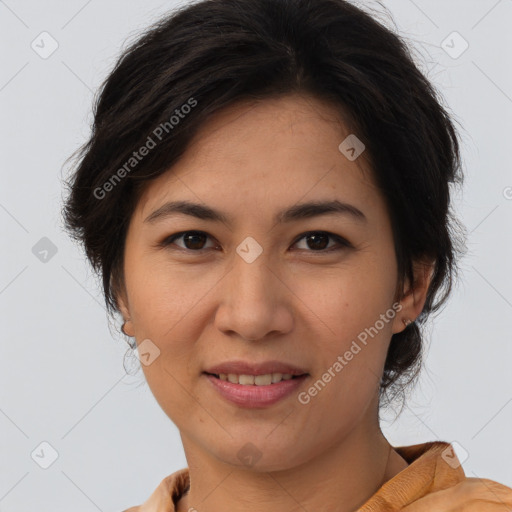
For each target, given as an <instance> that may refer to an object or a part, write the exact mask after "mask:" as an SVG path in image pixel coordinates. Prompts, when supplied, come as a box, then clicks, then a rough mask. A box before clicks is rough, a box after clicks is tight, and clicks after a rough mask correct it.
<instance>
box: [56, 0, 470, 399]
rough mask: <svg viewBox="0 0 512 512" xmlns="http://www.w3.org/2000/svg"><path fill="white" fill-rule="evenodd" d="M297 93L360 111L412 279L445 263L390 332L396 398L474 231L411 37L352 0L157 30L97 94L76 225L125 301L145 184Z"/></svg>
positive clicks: (215, 7) (209, 3) (212, 8)
mask: <svg viewBox="0 0 512 512" xmlns="http://www.w3.org/2000/svg"><path fill="white" fill-rule="evenodd" d="M290 93H300V94H303V95H309V96H311V97H316V98H319V99H322V100H326V101H328V102H330V104H332V106H333V109H334V110H336V111H339V112H340V114H341V115H345V114H348V116H349V117H350V119H351V120H353V122H354V124H355V127H356V130H357V131H356V133H357V134H358V138H360V139H361V140H363V141H364V144H365V145H366V153H367V154H368V155H369V158H371V161H372V172H373V175H374V178H375V181H376V183H377V186H378V187H379V189H380V191H381V192H382V195H383V197H384V198H385V200H386V203H387V205H388V209H389V214H390V218H391V221H392V226H393V236H394V244H395V250H396V258H397V264H398V271H399V276H400V283H399V286H402V285H403V283H405V278H406V277H407V278H409V279H410V281H411V282H413V277H414V276H413V267H412V263H413V261H418V260H420V259H424V258H429V259H432V260H435V271H434V274H433V277H432V282H431V284H430V288H429V290H428V295H427V300H426V303H425V306H424V308H423V311H422V313H421V314H420V316H419V317H418V318H417V319H416V321H415V322H414V323H412V324H410V325H409V326H408V327H407V328H406V329H405V330H404V331H402V332H400V333H397V334H395V335H393V337H392V340H391V344H390V348H389V353H388V356H387V360H386V363H385V370H384V375H383V376H382V381H381V387H380V391H381V399H382V398H383V397H386V398H389V397H390V396H393V397H396V395H397V394H398V392H401V393H403V391H404V390H405V388H406V387H407V386H408V385H409V384H411V383H412V382H413V381H414V380H415V379H416V377H417V375H418V373H419V370H420V368H421V359H422V358H421V356H422V330H420V326H421V327H423V326H422V324H424V322H425V320H426V319H427V317H428V316H429V315H430V314H431V313H432V312H434V311H436V310H438V309H439V308H440V306H441V305H442V304H443V303H444V302H445V300H446V299H447V297H448V295H449V293H450V290H451V288H452V281H453V279H454V275H455V274H456V271H457V267H456V260H457V258H456V253H457V250H460V251H461V249H460V247H462V244H463V242H462V241H461V240H458V239H457V237H456V235H457V230H454V229H453V228H454V227H455V226H458V222H457V220H456V219H455V218H454V217H453V214H452V212H451V208H450V186H449V185H450V184H451V183H455V182H459V183H462V172H461V168H460V167H461V166H460V156H459V143H458V136H457V133H456V130H455V128H454V124H453V121H452V120H451V119H450V116H449V115H448V113H447V110H446V108H445V107H444V106H443V105H442V100H441V98H440V96H439V95H438V93H437V92H436V90H435V89H434V88H433V86H432V85H431V84H430V82H429V81H428V80H427V78H426V77H425V76H424V75H423V74H422V73H421V72H420V70H419V69H418V67H417V66H416V65H415V63H414V59H413V58H412V56H411V53H410V51H409V49H408V47H407V46H406V44H405V43H404V41H403V40H402V38H400V37H399V36H398V35H396V34H395V33H394V32H393V31H391V30H389V29H388V28H386V27H385V26H384V25H383V24H381V23H380V22H378V21H377V19H376V18H375V17H373V16H370V15H369V14H367V13H366V12H364V11H363V10H361V9H359V8H357V7H355V6H354V5H352V4H350V3H349V2H347V1H345V0H202V1H198V2H193V3H190V4H189V5H187V6H183V7H181V8H180V9H178V10H175V11H173V12H171V13H170V14H169V15H168V16H166V17H165V18H163V19H161V20H160V21H159V22H158V23H156V24H155V25H154V26H152V27H150V28H149V29H148V30H147V31H146V32H145V33H144V34H143V35H141V36H140V37H138V39H137V40H136V41H135V42H134V43H133V44H131V46H130V47H129V48H128V49H126V50H125V51H124V52H123V54H122V55H121V57H120V58H119V60H118V62H117V63H116V65H115V67H114V69H113V70H112V72H111V73H110V74H109V76H108V77H107V78H106V80H105V82H104V83H103V84H102V86H101V89H100V90H99V92H98V95H97V98H96V101H95V105H94V123H93V126H92V133H91V136H90V139H89V140H88V141H87V142H86V143H85V144H84V146H83V147H82V148H80V150H79V151H78V152H77V154H76V155H75V156H76V166H75V169H74V170H73V172H72V174H71V175H70V177H69V179H68V180H67V181H66V183H65V184H66V186H67V188H68V190H69V197H68V198H67V199H66V202H65V205H64V208H63V217H64V222H65V228H66V229H67V231H68V232H69V234H70V235H71V236H72V237H73V238H74V239H76V240H77V241H79V242H80V243H81V244H82V245H83V247H84V249H85V252H86V255H87V257H88V259H89V260H90V262H91V264H92V266H93V268H94V270H95V271H96V272H98V274H100V275H101V276H102V279H103V290H104V295H105V301H106V304H107V310H108V311H109V312H110V313H115V312H116V311H119V310H118V303H117V300H116V296H117V295H118V294H119V293H120V291H121V290H123V285H124V277H123V253H124V242H125V237H126V232H127V227H128V224H129V221H130V218H131V215H132V213H133V211H134V208H135V206H136V204H137V201H138V198H139V197H140V192H141V191H142V190H143V187H144V185H145V184H147V183H148V182H149V181H150V180H152V179H155V178H156V177H158V176H160V175H161V174H162V173H164V172H166V171H168V170H169V169H170V168H171V166H172V165H173V164H174V163H175V162H176V161H177V160H178V159H179V157H180V155H182V154H183V152H184V151H185V150H186V148H187V146H188V144H189V143H190V141H191V140H192V137H193V136H194V134H195V133H196V132H197V130H198V128H199V127H200V126H201V125H202V124H203V123H204V122H205V120H207V119H208V118H209V117H210V116H212V115H214V114H215V113H216V112H218V111H219V110H221V109H222V108H223V107H226V106H227V105H230V104H233V103H235V102H238V101H243V100H264V99H265V98H271V97H278V96H282V95H286V94H290ZM157 134H158V136H157ZM150 139H151V141H152V142H153V145H151V142H150ZM142 147H147V148H148V149H149V151H147V152H146V151H144V153H145V155H144V156H143V157H142V156H141V155H140V154H139V148H142ZM134 151H136V152H137V155H138V156H140V158H136V157H135V156H134ZM131 159H133V160H131ZM458 228H459V230H460V226H458ZM459 232H460V231H459ZM458 247H459V249H458ZM392 391H393V393H391V392H392ZM381 403H382V401H381Z"/></svg>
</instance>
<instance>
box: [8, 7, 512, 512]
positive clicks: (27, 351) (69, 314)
mask: <svg viewBox="0 0 512 512" xmlns="http://www.w3.org/2000/svg"><path fill="white" fill-rule="evenodd" d="M360 4H365V5H370V6H375V5H376V4H374V3H373V2H360ZM383 4H384V5H385V6H386V7H387V8H388V9H389V11H390V12H391V14H392V15H393V18H394V21H395V23H396V26H397V29H398V30H399V31H400V34H401V35H402V36H404V37H405V38H406V39H407V40H408V41H409V43H410V44H411V45H413V47H414V48H415V51H416V53H417V59H418V65H419V66H420V67H421V68H422V69H423V71H424V72H425V73H426V74H427V75H428V77H429V78H430V79H431V80H432V81H433V82H434V84H435V85H436V87H437V88H438V89H439V90H440V92H441V93H442V94H443V96H444V98H445V99H446V102H447V104H448V106H449V108H450V111H451V112H452V113H453V115H454V117H455V118H456V120H457V121H458V122H459V123H461V125H462V126H463V130H462V131H461V135H462V144H463V147H462V149H463V157H464V165H465V174H466V182H465V186H464V189H463V194H457V195H456V197H455V207H456V212H457V214H458V215H459V218H460V219H461V220H462V222H463V223H464V224H465V226H466V229H467V231H468V235H469V236H468V242H467V244H468V254H467V255H466V257H465V258H464V260H463V261H462V263H461V267H462V274H461V280H460V281H459V284H458V285H457V287H456V288H455V289H454V293H453V296H452V298H451V300H450V301H449V303H448V305H447V307H446V308H445V309H444V310H443V311H442V313H441V314H440V315H438V316H437V317H436V318H435V319H434V322H433V323H432V324H431V328H430V333H429V340H428V346H427V353H428V355H427V358H426V362H425V364H426V368H425V370H424V372H423V374H422V377H421V379H420V382H419V384H418V386H417V387H416V389H415V392H414V393H413V395H412V396H411V398H410V400H409V401H408V402H407V406H406V407H405V409H404V411H403V413H402V415H401V416H400V417H399V418H398V419H397V420H396V421H394V418H395V414H394V413H393V411H389V413H386V414H385V418H384V421H383V424H382V427H383V430H384V432H385V434H386V435H387V436H388V439H389V440H390V442H391V443H392V444H394V445H395V446H401V445H408V444H417V443H423V442H427V441H433V440H445V441H449V442H453V443H456V444H455V447H456V451H457V453H458V455H459V456H460V458H461V460H464V462H463V468H464V470H465V472H466V474H467V475H468V476H472V477H485V478H490V479H493V480H497V481H499V482H501V483H504V484H506V485H509V486H511V485H512V439H511V432H512V428H511V427H512V377H511V375H512V374H511V371H510V366H511V361H512V336H511V329H510V324H511V319H512V275H511V271H510V269H511V267H510V262H511V261H512V235H511V230H512V228H511V226H512V173H511V166H510V148H511V146H512V142H511V134H512V130H511V128H512V115H511V114H512V72H511V66H510V60H509V59H510V52H511V50H512V31H511V30H510V26H511V22H512V1H510V0H501V1H496V0H471V1H470V0H450V1H447V0H414V1H412V0H390V1H384V2H383ZM175 5H176V3H175V2H173V1H163V0H144V1H138V2H135V1H126V0H103V1H99V0H89V1H85V0H72V1H69V0H67V1H64V0H47V1H45V2H41V1H36V0H25V1H21V0H5V1H0V38H1V39H0V43H1V48H2V60H1V66H0V107H1V117H0V126H1V128H0V129H1V132H0V141H1V145H0V148H1V153H0V155H1V158H0V168H1V173H2V174H1V188H0V230H1V236H2V251H1V258H2V259H1V264H0V308H1V314H2V316H1V353H0V356H1V357H0V511H1V512H20V511H26V510H32V509H36V508H37V510H39V511H40V512H64V511H66V512H67V511H69V510H73V511H75V512H94V511H96V510H100V511H104V512H108V511H111V512H120V511H121V510H124V509H125V508H128V507H129V506H133V505H138V504H140V503H142V502H143V501H145V500H146V499H147V498H148V497H149V495H150V494H151V493H152V492H153V490H154V489H155V488H156V486H157V485H158V484H159V482H160V481H161V480H162V479H163V478H164V477H165V476H167V475H169V474H171V473H172V472H174V471H176V470H178V469H180V468H183V467H186V460H185V457H184V454H183V451H182V447H181V442H180V438H179V433H178V431H177V429H176V427H175V426H174V425H173V424H172V422H171V421H170V420H169V419H168V418H167V416H166V415H165V414H164V413H163V412H162V410H161V409H160V407H159V406H158V404H157V403H156V401H155V399H154V398H153V396H152V394H151V392H150V391H149V389H148V387H147V385H146V383H145V381H144V379H143V376H142V371H141V370H140V371H139V373H137V374H135V375H126V373H125V369H124V367H123V356H124V354H125V352H126V349H127V344H126V342H125V340H124V339H123V337H122V336H120V335H119V333H118V328H119V325H115V324H114V325H110V327H109V322H108V319H107V316H106V313H105V308H104V304H103V299H102V295H101V289H100V286H99V281H98V280H97V279H96V278H95V277H94V275H93V274H92V272H91V271H90V268H89V267H88V265H87V264H86V262H85V259H84V256H83V254H82V253H81V252H80V250H79V249H78V248H77V247H76V246H75V245H73V243H72V242H71V240H70V239H68V237H67V235H66V234H65V233H64V232H63V231H62V226H61V220H60V208H61V206H62V196H63V190H62V178H63V176H65V175H66V167H65V166H64V163H65V160H66V158H67V157H69V156H70V155H71V153H72V152H73V151H75V150H76V149H77V148H78V147H79V146H80V145H81V144H82V143H83V142H85V140H86V138H87V136H88V134H89V126H90V122H91V120H92V114H91V105H92V99H93V93H94V92H95V91H96V89H97V87H98V86H99V84H100V83H101V81H102V80H103V79H104V78H105V77H106V75H107V73H108V72H109V70H110V69H111V67H112V66H113V64H114V62H115V59H116V57H117V56H118V55H119V52H120V51H121V49H122V47H123V45H124V44H125V43H126V42H127V41H128V40H132V39H133V37H136V35H137V34H138V33H140V31H141V30H142V29H143V28H145V27H146V26H147V25H148V24H149V23H151V22H153V21H155V20H156V19H158V18H159V16H160V15H162V14H163V13H166V12H167V11H169V10H171V9H172V8H173V6H175ZM383 20H384V21H385V22H386V23H390V21H389V18H386V17H383ZM390 26H391V25H390ZM43 32H46V33H47V34H43V35H41V34H42V33H43ZM454 32H456V34H454ZM42 39H43V40H44V43H41V40H42ZM52 45H53V46H52ZM55 45H58V47H56V50H55V51H54V52H53V53H52V54H51V55H47V54H45V52H47V53H49V52H51V51H52V50H53V49H54V48H53V47H55ZM466 46H467V48H466ZM43 57H45V58H43ZM45 251H46V252H45ZM41 443H43V444H41ZM54 459H55V460H54ZM44 465H48V467H47V468H46V469H44V467H42V466H44Z"/></svg>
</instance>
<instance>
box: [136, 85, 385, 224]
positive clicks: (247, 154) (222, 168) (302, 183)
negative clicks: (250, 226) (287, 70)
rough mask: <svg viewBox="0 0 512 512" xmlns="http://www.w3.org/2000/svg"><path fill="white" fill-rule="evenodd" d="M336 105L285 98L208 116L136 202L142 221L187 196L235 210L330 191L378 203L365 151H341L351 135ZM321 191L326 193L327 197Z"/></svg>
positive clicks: (233, 107)
mask: <svg viewBox="0 0 512 512" xmlns="http://www.w3.org/2000/svg"><path fill="white" fill-rule="evenodd" d="M345 119H346V118H342V115H340V113H339V110H337V109H335V107H334V106H333V105H331V104H328V103H326V102H323V101H319V100H317V99H314V98H311V97H303V96H298V95H290V96H285V97H280V98H273V99H267V100H261V101H258V102H240V103H238V104H234V105H230V106H229V107H227V108H225V109H224V110H222V111H220V112H218V113H216V114H215V115H213V116H212V117H211V118H210V119H208V120H207V121H206V122H205V123H204V124H203V125H202V126H201V128H200V130H199V131H198V132H197V133H196V134H195V136H194V138H193V139H192V141H191V143H190V144H189V146H188V148H187V150H186V151H185V153H184V154H183V155H182V157H181V158H180V160H179V161H178V162H176V163H175V164H174V165H173V167H172V168H171V169H169V171H167V172H166V173H164V174H163V175H161V176H159V177H158V178H156V179H155V180H153V181H151V182H149V183H148V185H147V186H146V188H145V190H144V192H143V194H142V196H141V199H140V201H139V204H138V208H137V209H138V211H139V214H140V215H141V216H144V218H145V217H146V216H147V215H148V214H149V213H151V210H153V209H154V207H156V206H157V205H159V204H161V203H162V202H164V201H166V200H171V199H175V198H180V199H182V198H186V199H190V200H194V201H195V202H207V203H208V204H211V205H212V206H213V205H214V204H215V205H218V206H219V207H220V206H222V205H226V204H230V205H231V206H233V207H235V208H237V207H238V208H239V209H240V211H242V210H244V209H248V208H249V203H252V204H255V205H258V207H270V206H271V205H273V204H277V203H279V204H283V203H294V202H297V201H299V200H300V199H301V198H303V199H318V198H320V196H322V197H321V199H330V198H333V197H334V196H335V197H336V198H338V199H339V198H340V196H341V198H342V199H344V200H346V201H353V202H358V203H359V204H363V203H365V202H371V201H375V200H378V198H377V197H375V196H376V195H378V192H377V190H376V188H375V186H374V183H373V179H372V174H371V171H370V167H369V163H368V159H367V158H366V156H367V155H365V154H364V152H363V153H362V154H361V156H360V157H359V158H357V159H356V160H355V161H351V160H349V159H348V158H347V157H346V156H345V155H344V154H343V153H342V152H341V151H340V149H339V145H340V143H342V141H344V140H345V139H346V138H347V136H349V135H351V132H350V128H349V126H347V124H346V122H345ZM326 194H327V196H329V197H326Z"/></svg>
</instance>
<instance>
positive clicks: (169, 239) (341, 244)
mask: <svg viewBox="0 0 512 512" xmlns="http://www.w3.org/2000/svg"><path fill="white" fill-rule="evenodd" d="M186 234H195V235H206V237H208V238H211V237H210V235H208V233H206V232H204V231H197V230H189V231H181V232H179V233H175V234H174V235H171V236H169V237H167V238H165V239H164V240H163V241H162V242H161V243H160V244H159V245H160V246H161V247H167V248H169V246H170V245H171V244H172V243H173V242H174V241H175V240H177V239H179V238H182V237H183V236H184V235H186ZM317 234H322V235H326V236H327V237H329V238H332V239H333V240H335V241H336V242H337V243H338V244H339V245H338V247H330V248H328V249H319V250H316V251H315V250H311V249H310V250H307V249H300V250H305V251H306V252H311V253H318V254H325V253H331V252H336V251H340V250H344V249H349V248H353V245H352V244H351V243H350V242H348V241H347V240H345V239H344V238H342V237H341V236H339V235H335V234H334V233H330V232H328V231H307V232H305V233H302V234H301V235H300V236H299V237H298V238H296V240H295V242H294V243H293V245H295V244H296V243H298V242H299V241H300V240H302V239H303V238H306V237H307V236H309V235H317ZM208 249H211V247H206V248H203V249H197V250H194V249H188V248H186V247H179V246H178V250H182V251H187V252H196V253H201V252H203V251H206V250H208Z"/></svg>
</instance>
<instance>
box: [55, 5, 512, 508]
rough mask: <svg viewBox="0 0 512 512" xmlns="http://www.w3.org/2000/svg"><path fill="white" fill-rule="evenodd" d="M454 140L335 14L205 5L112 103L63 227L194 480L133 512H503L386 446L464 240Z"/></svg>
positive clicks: (396, 66) (121, 83) (492, 497)
mask: <svg viewBox="0 0 512 512" xmlns="http://www.w3.org/2000/svg"><path fill="white" fill-rule="evenodd" d="M461 180H462V173H461V171H460V159H459V146H458V139H457V134H456V131H455V129H454V126H453V124H452V121H451V120H450V117H449V115H448V114H447V112H446V111H445V110H444V108H443V107H442V105H441V104H440V101H439V100H438V98H437V95H436V92H435V91H434V89H433V88H432V86H431V85H430V84H429V83H428V81H427V80H426V79H425V77H424V76H423V75H422V74H421V73H420V72H419V70H418V69H417V67H416V66H415V64H414V63H413V61H412V59H411V57H410V55H409V53H408V51H407V49H406V47H405V45H404V44H403V42H402V41H401V40H400V39H399V38H398V37H397V36H396V35H395V34H393V33H392V32H390V31H389V30H388V29H386V28H385V27H383V26H382V25H380V24H379V23H378V22H377V21H375V20H374V19H372V18H371V17H370V16H369V15H367V14H366V13H364V12H363V11H361V10H360V9H358V8H356V7H354V6H352V5H351V4H349V3H347V2H345V1H344V0H315V1H311V0H206V1H201V2H197V3H194V4H191V5H189V6H187V7H183V8H181V9H180V10H179V11H176V12H174V13H172V14H171V15H170V16H169V17H167V18H166V19H163V20H162V21H161V22H160V23H159V24H157V25H156V26H155V27H152V28H151V29H149V30H148V32H147V33H146V34H145V35H144V36H143V37H141V38H140V40H139V41H137V42H136V43H135V44H134V45H133V46H132V47H131V48H130V49H128V50H127V51H126V52H125V53H124V55H123V56H122V58H121V59H120V60H119V62H118V64H117V65H116V67H115V69H114V70H113V72H112V73H111V74H110V76H109V77H108V79H107V80H106V81H105V83H104V85H103V87H102V90H101V94H100V96H99V99H98V102H97V105H96V108H95V122H94V129H93V133H92V136H91V139H90V140H89V142H88V143H87V144H86V145H85V146H84V148H83V149H82V152H81V153H80V159H79V162H78V165H77V168H76V170H75V172H74V174H73V176H72V178H71V179H70V181H69V184H68V185H69V188H70V196H69V198H68V199H67V203H66V205H65V210H64V213H65V220H66V226H67V228H68V229H69V231H70V233H71V234H72V236H74V237H75V238H77V239H78V240H79V241H80V242H82V244H83V246H84V248H85V251H86V254H87V256H88V257H89V259H90V261H91V263H92V264H93V266H94V268H95V269H96V270H97V271H98V272H100V273H101V275H102V278H103V286H104V292H105V299H106V303H107V305H108V307H109V310H110V311H111V312H112V313H120V314H121V315H122V317H123V327H122V329H123V332H124V333H125V334H126V335H127V336H129V337H131V338H133V341H134V343H135V344H136V346H137V349H138V354H139V357H140V360H141V362H142V363H143V364H142V368H143V370H144V374H145V377H146V380H147V382H148V385H149V387H150V388H151V390H152V392H153V394H154V396H155V398H156V400H157V401H158V403H159V404H160V406H161V407H162V409H163V410H164V412H165V413H166V414H167V415H168V416H169V418H170V419H171V420H172V421H173V422H174V423H175V424H176V425H177V427H178V428H179V431H180V435H181V439H182V442H183V447H184V450H185V454H186V458H187V462H188V468H185V469H182V470H180V471H178V472H176V473H173V474H172V475H170V476H168V477H167V478H165V479H164V480H162V482H161V483H160V485H159V486H158V488H157V489H156V490H155V491H154V492H153V494H152V495H151V497H150V498H149V499H148V500H147V501H146V502H145V503H144V505H142V506H140V507H132V508H131V509H129V510H130V511H132V512H133V511H139V512H150V511H151V512H157V511H158V512H160V511H164V510H165V511H171V510H176V511H178V512H184V511H194V510H197V511H198V512H212V511H219V510H232V511H237V510H240V511H241V510H243V511H244V512H247V511H249V512H252V511H254V512H256V511H258V512H259V511H268V510H287V511H299V510H336V511H338V512H345V511H346V512H349V511H354V510H360V511H364V512H376V511H379V512H380V511H391V510H406V511H408V512H420V511H426V510H429V511H431V510H436V511H437V510H445V511H448V510H467V511H469V510H477V508H478V507H479V508H478V510H482V506H483V504H484V503H485V510H486V511H496V512H497V511H505V510H506V509H507V507H510V506H511V505H512V489H510V488H508V487H506V486H504V485H502V484H499V483H497V482H492V481H490V480H485V479H472V478H466V477H465V475H464V471H463V470H462V467H461V466H460V462H459V461H458V459H457V456H456V455H455V453H454V451H453V447H452V446H451V445H450V444H449V443H446V442H443V441H441V440H436V441H433V442H426V443H420V444H417V445H414V446H407V447H393V446H391V445H390V443H389V442H388V441H387V440H386V438H385V437H384V435H383V434H382V432H381V429H380V425H379V410H380V408H382V407H384V406H385V405H386V404H387V403H389V402H390V401H391V400H393V399H395V398H396V397H397V396H398V397H400V396H402V397H403V396H404V393H405V389H406V387H408V386H409V385H410V384H411V383H412V382H413V381H414V379H415V377H416V376H417V374H418V370H419V367H420V363H421V348H422V332H421V326H422V324H424V322H425V321H426V319H427V318H428V316H429V315H430V314H431V313H432V312H433V311H436V310H437V309H438V308H439V307H440V306H441V305H442V304H443V303H444V301H445V300H446V298H447V297H448V295H449V292H450V290H451V285H452V279H453V276H454V274H455V271H456V262H457V259H456V258H457V255H458V250H457V246H458V244H459V242H460V240H457V239H456V238H455V233H456V232H455V231H454V230H453V229H452V228H453V226H452V222H453V219H451V218H450V214H449V206H450V184H452V183H456V182H460V181H461Z"/></svg>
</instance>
